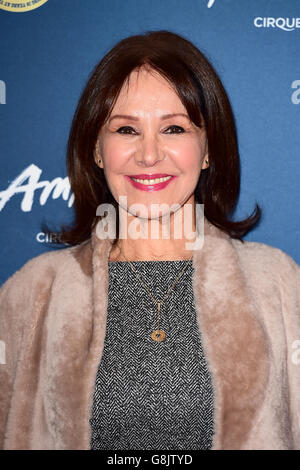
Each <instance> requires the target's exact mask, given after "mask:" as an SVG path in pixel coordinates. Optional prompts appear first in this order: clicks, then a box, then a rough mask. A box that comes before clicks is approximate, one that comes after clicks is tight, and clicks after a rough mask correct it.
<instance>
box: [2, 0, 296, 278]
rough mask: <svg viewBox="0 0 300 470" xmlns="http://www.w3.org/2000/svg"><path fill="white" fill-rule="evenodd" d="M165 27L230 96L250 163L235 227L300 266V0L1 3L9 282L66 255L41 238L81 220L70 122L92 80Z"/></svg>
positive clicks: (245, 161) (245, 163)
mask: <svg viewBox="0 0 300 470" xmlns="http://www.w3.org/2000/svg"><path fill="white" fill-rule="evenodd" d="M159 29H166V30H169V31H172V32H175V33H178V34H181V35H183V36H185V37H186V38H188V39H190V40H191V41H192V42H194V44H195V45H196V46H197V47H199V49H200V50H201V51H202V52H203V53H204V54H205V55H206V56H207V58H208V59H209V60H210V61H211V62H212V64H213V66H214V67H215V69H216V71H217V73H218V74H219V76H220V78H221V80H222V82H223V84H224V86H225V89H226V90H227V93H228V95H229V98H230V101H231V104H232V107H233V111H234V114H235V118H236V125H237V130H238V139H239V150H240V157H241V166H242V174H241V195H240V199H239V203H238V206H237V209H236V211H235V213H234V218H235V219H241V218H245V217H246V216H248V215H249V214H250V213H251V212H252V210H253V209H254V205H255V202H258V204H259V205H260V207H261V208H262V211H263V216H262V219H261V222H260V224H259V225H258V226H257V227H256V228H255V229H254V230H252V231H251V232H250V233H249V234H247V236H246V237H245V240H249V241H258V242H262V243H266V244H269V245H272V246H275V247H278V248H280V249H282V250H284V251H285V252H286V253H288V254H289V255H290V256H292V257H293V258H294V259H295V260H296V261H297V262H298V263H299V264H300V243H299V238H300V200H299V196H300V191H299V181H300V158H299V157H300V1H299V0H243V1H241V0H151V2H150V1H149V0H126V1H123V0H110V1H109V2H108V1H106V0H31V1H16V0H15V1H4V0H0V40H1V52H0V119H1V125H0V158H1V172H0V220H1V231H0V237H1V244H0V284H2V283H3V282H4V281H5V280H6V279H7V278H8V277H9V276H10V275H12V274H13V273H14V272H15V271H16V270H17V269H19V268H20V267H21V266H22V265H23V264H24V263H25V262H26V261H27V260H28V259H30V258H32V257H34V256H37V255H39V254H40V253H43V252H45V251H50V250H53V249H58V246H57V245H55V247H54V243H53V241H54V240H52V239H51V237H46V236H45V234H44V233H43V232H42V230H41V223H42V222H43V221H46V222H48V223H51V224H56V225H57V228H59V226H60V225H61V224H68V223H70V222H71V221H72V217H73V205H74V197H73V194H72V191H71V189H70V185H69V181H68V178H67V176H66V163H65V162H66V144H67V139H68V133H69V130H70V125H71V120H72V117H73V113H74V111H75V108H76V105H77V102H78V99H79V97H80V94H81V92H82V90H83V87H84V86H85V83H86V81H87V79H88V76H89V74H90V72H91V70H92V69H93V67H94V66H95V64H96V63H98V62H99V61H100V59H101V58H102V57H103V55H104V54H105V53H106V52H108V50H110V49H111V47H113V45H114V44H116V43H117V42H118V41H119V40H120V39H122V38H124V37H127V36H129V35H133V34H140V33H143V32H145V31H149V30H159Z"/></svg>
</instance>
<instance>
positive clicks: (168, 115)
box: [109, 113, 190, 122]
mask: <svg viewBox="0 0 300 470" xmlns="http://www.w3.org/2000/svg"><path fill="white" fill-rule="evenodd" d="M175 116H183V117H185V118H187V119H188V120H189V119H190V118H189V116H188V115H187V114H184V113H171V114H164V115H163V116H161V117H160V119H161V120H164V119H169V118H171V117H175ZM113 119H127V120H131V121H139V118H138V117H136V116H130V115H129V114H115V115H114V116H112V117H111V118H110V119H109V122H111V121H112V120H113Z"/></svg>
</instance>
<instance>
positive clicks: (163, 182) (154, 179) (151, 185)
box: [125, 173, 176, 191]
mask: <svg viewBox="0 0 300 470" xmlns="http://www.w3.org/2000/svg"><path fill="white" fill-rule="evenodd" d="M125 178H126V179H127V180H128V181H130V183H131V184H132V186H134V187H135V188H137V189H141V190H142V191H158V190H160V189H163V188H165V187H166V186H168V184H169V183H170V182H171V181H173V179H175V178H176V176H174V175H167V174H166V173H150V174H139V175H125ZM133 178H134V179H133ZM136 180H139V181H136ZM159 180H160V181H159Z"/></svg>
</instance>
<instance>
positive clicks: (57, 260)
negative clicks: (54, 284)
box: [0, 246, 76, 293]
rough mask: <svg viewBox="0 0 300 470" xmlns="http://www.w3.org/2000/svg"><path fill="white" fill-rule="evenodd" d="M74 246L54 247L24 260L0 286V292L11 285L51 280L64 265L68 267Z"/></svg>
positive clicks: (72, 257) (24, 284)
mask: <svg viewBox="0 0 300 470" xmlns="http://www.w3.org/2000/svg"><path fill="white" fill-rule="evenodd" d="M75 250H76V247H75V246H66V247H64V248H59V249H54V250H51V251H47V252H45V253H41V254H39V255H37V256H34V257H33V258H30V259H29V260H28V261H26V262H25V263H24V264H23V265H22V266H21V267H20V268H18V269H17V270H16V271H15V272H14V273H13V274H12V275H11V276H9V277H8V278H7V280H6V281H5V282H4V283H3V284H2V286H1V287H0V293H3V292H4V291H6V290H7V289H8V288H9V287H11V286H13V285H14V286H16V287H18V285H19V286H20V288H21V287H22V286H23V287H24V288H25V286H26V285H30V284H32V283H33V282H34V281H35V280H39V279H43V278H45V279H48V282H51V280H52V279H53V277H54V276H55V275H56V274H57V272H59V271H60V270H62V269H63V268H64V267H66V268H68V266H69V265H71V264H72V261H74V256H72V254H73V253H74V252H75Z"/></svg>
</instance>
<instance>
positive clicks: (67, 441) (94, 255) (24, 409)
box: [0, 219, 300, 450]
mask: <svg viewBox="0 0 300 470" xmlns="http://www.w3.org/2000/svg"><path fill="white" fill-rule="evenodd" d="M204 234H205V237H204V245H203V247H202V248H201V249H200V250H198V251H195V252H194V255H193V263H194V267H195V272H194V277H193V290H194V301H195V307H196V311H197V319H198V326H199V328H200V329H201V333H202V340H203V347H204V351H205V354H206V358H207V362H208V365H209V367H210V370H211V373H212V380H213V387H214V395H215V405H214V406H215V410H214V411H215V434H214V441H213V449H300V266H299V265H298V264H297V263H296V262H295V261H294V260H293V259H292V258H291V257H290V256H289V255H287V254H286V253H284V252H283V251H282V250H280V249H278V248H273V247H271V246H268V245H265V244H263V243H257V242H244V244H242V243H241V242H240V241H239V240H234V239H232V238H230V237H229V236H228V235H226V234H225V233H224V232H222V231H221V230H219V229H218V228H216V227H215V226H213V225H211V224H209V223H208V222H207V221H206V219H205V232H204ZM110 248H111V241H110V240H109V239H106V240H101V239H100V238H98V237H97V235H96V230H94V231H93V233H92V236H91V239H90V240H88V241H87V242H84V243H82V244H81V245H78V246H76V247H75V246H74V247H68V248H64V249H62V250H55V251H52V252H48V253H44V254H42V255H39V256H37V257H35V258H33V259H31V260H29V261H28V262H27V263H26V264H25V265H24V266H23V267H22V268H21V269H19V270H18V271H17V272H16V273H15V274H14V275H13V276H11V277H10V278H9V279H8V280H7V281H6V282H5V283H4V285H3V286H2V287H1V289H0V340H1V341H2V342H4V343H5V363H2V364H0V384H1V385H0V448H3V449H53V450H54V449H89V448H90V447H89V446H90V426H89V418H90V413H91V406H92V398H93V391H94V385H95V378H96V373H97V368H98V365H99V362H100V359H101V354H102V351H103V345H104V338H105V332H106V309H107V300H108V297H107V292H108V291H107V289H108V256H109V252H110ZM2 346H3V343H2ZM2 352H3V351H2Z"/></svg>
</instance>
